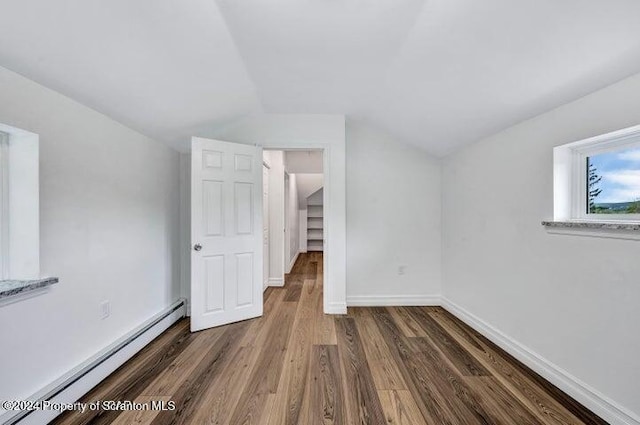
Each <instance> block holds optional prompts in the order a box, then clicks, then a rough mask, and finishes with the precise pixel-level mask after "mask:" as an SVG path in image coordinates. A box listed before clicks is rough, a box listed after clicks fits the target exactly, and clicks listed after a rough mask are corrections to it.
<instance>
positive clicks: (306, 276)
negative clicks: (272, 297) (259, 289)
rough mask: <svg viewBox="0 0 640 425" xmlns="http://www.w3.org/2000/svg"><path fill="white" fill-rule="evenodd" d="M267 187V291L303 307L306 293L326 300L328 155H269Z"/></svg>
mask: <svg viewBox="0 0 640 425" xmlns="http://www.w3.org/2000/svg"><path fill="white" fill-rule="evenodd" d="M263 186H264V187H263V247H264V251H263V253H264V261H265V263H267V264H268V265H265V267H264V276H263V281H264V286H263V289H264V290H267V288H273V289H271V290H270V291H272V292H273V291H275V290H276V288H283V289H284V291H285V295H284V300H285V301H298V300H299V298H300V295H301V293H302V292H303V291H304V290H305V289H306V290H307V292H319V293H320V295H319V299H320V300H321V299H322V289H323V280H324V273H323V263H324V250H325V248H326V246H327V245H326V241H325V238H326V235H325V232H324V227H325V214H324V213H325V211H324V152H323V151H322V150H320V149H317V150H264V152H263ZM264 298H265V302H267V299H268V297H267V296H265V297H264Z"/></svg>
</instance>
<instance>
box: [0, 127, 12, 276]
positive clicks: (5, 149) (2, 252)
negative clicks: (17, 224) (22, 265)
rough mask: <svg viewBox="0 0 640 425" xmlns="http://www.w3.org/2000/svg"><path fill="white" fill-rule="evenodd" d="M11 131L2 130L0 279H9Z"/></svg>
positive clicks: (0, 157) (0, 133) (0, 154)
mask: <svg viewBox="0 0 640 425" xmlns="http://www.w3.org/2000/svg"><path fill="white" fill-rule="evenodd" d="M9 137H10V136H9V133H5V132H3V131H0V279H2V280H4V279H9V263H10V261H9V255H10V253H11V251H10V250H9V229H10V227H9Z"/></svg>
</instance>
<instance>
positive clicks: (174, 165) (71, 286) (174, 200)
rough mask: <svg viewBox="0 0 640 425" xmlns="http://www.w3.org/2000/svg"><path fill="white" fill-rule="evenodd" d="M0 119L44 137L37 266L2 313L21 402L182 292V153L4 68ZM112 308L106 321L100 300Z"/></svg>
mask: <svg viewBox="0 0 640 425" xmlns="http://www.w3.org/2000/svg"><path fill="white" fill-rule="evenodd" d="M0 99H2V101H0V122H2V123H4V124H7V125H11V126H14V127H18V128H22V129H25V130H28V131H31V132H34V133H37V134H38V135H39V136H40V269H41V274H42V275H44V276H57V277H59V278H60V282H59V283H58V284H56V285H54V286H53V287H52V288H51V290H50V291H48V292H45V293H42V294H40V295H38V296H35V297H32V298H29V299H22V300H20V301H17V302H14V303H11V304H5V305H0V341H2V362H0V376H1V377H2V378H1V379H0V399H5V400H6V399H9V400H11V399H24V398H26V397H28V396H30V395H31V394H32V393H34V392H36V391H38V390H40V389H41V388H42V387H44V386H45V385H47V384H49V383H50V382H52V381H53V380H55V379H56V378H58V377H59V376H60V375H62V374H64V373H66V372H68V371H69V370H70V369H71V368H73V367H75V366H76V365H78V364H79V363H81V362H82V361H83V360H85V359H87V358H88V357H90V356H92V355H94V354H95V353H96V352H97V351H99V350H100V349H102V348H104V347H105V346H107V345H109V344H111V343H112V342H113V341H114V340H116V339H117V338H118V337H120V336H122V335H123V334H125V333H126V332H127V331H129V330H131V329H132V328H134V327H136V326H138V325H140V324H141V323H142V322H143V321H145V320H146V319H148V318H149V317H151V316H152V315H154V314H155V313H157V312H159V311H160V310H162V309H163V308H165V307H167V306H168V305H170V304H171V303H172V302H173V301H175V300H176V299H177V298H178V297H179V294H180V288H179V284H178V282H179V260H178V259H179V252H178V244H177V241H178V200H179V199H178V181H179V178H178V163H179V157H178V154H177V153H176V152H175V151H173V150H171V149H169V148H167V147H166V146H164V145H162V144H159V143H157V142H155V141H153V140H151V139H149V138H147V137H144V136H142V135H140V134H138V133H136V132H134V131H132V130H130V129H128V128H126V127H124V126H122V125H120V124H118V123H117V122H115V121H113V120H111V119H109V118H107V117H105V116H104V115H101V114H99V113H97V112H95V111H93V110H91V109H88V108H86V107H84V106H82V105H80V104H78V103H76V102H74V101H72V100H70V99H68V98H66V97H63V96H62V95H60V94H57V93H55V92H53V91H51V90H49V89H46V88H44V87H42V86H40V85H37V84H35V83H34V82H32V81H29V80H27V79H25V78H23V77H21V76H19V75H17V74H15V73H13V72H10V71H8V70H6V69H4V68H0ZM104 300H110V301H111V316H110V317H109V318H108V319H106V320H100V310H99V304H100V303H101V302H102V301H104Z"/></svg>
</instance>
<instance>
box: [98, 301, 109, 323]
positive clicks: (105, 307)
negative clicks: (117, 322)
mask: <svg viewBox="0 0 640 425" xmlns="http://www.w3.org/2000/svg"><path fill="white" fill-rule="evenodd" d="M110 315H111V302H109V300H107V301H103V302H101V303H100V319H102V320H104V319H106V318H107V317H109V316H110Z"/></svg>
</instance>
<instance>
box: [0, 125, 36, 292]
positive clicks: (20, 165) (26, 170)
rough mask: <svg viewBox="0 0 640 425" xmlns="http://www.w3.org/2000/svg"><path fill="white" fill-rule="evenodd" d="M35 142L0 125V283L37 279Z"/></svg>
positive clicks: (27, 134) (32, 136)
mask: <svg viewBox="0 0 640 425" xmlns="http://www.w3.org/2000/svg"><path fill="white" fill-rule="evenodd" d="M38 140H39V138H38V135H37V134H35V133H31V132H29V131H26V130H22V129H19V128H15V127H11V126H8V125H5V124H2V123H0V280H31V279H38V278H39V277H40V220H39V186H38V185H39V176H38V171H39V167H38V163H39V160H38V158H39V154H38V144H39V143H38Z"/></svg>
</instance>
